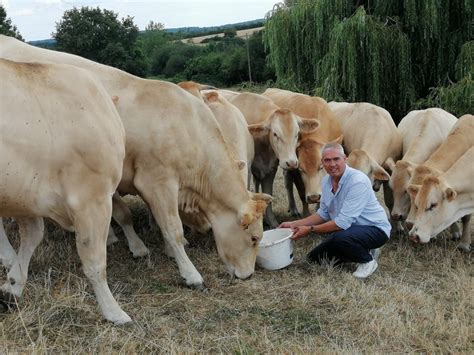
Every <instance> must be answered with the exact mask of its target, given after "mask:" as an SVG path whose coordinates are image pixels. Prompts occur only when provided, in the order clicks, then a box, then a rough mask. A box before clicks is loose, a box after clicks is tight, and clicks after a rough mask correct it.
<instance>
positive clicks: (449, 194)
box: [444, 187, 457, 202]
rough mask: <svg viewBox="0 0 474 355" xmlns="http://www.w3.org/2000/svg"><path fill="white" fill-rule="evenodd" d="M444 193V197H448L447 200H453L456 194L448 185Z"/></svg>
mask: <svg viewBox="0 0 474 355" xmlns="http://www.w3.org/2000/svg"><path fill="white" fill-rule="evenodd" d="M444 193H445V195H446V198H447V199H448V201H449V202H451V201H453V200H454V199H455V198H456V196H457V192H456V191H454V190H453V189H452V188H451V187H448V188H447V189H446V190H445V191H444Z"/></svg>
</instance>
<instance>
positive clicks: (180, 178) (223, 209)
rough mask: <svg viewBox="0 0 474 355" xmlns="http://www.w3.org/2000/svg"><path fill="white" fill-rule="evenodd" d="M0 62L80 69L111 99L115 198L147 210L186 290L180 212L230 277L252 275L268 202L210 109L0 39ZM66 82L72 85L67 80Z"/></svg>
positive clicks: (149, 84) (158, 85) (80, 61)
mask: <svg viewBox="0 0 474 355" xmlns="http://www.w3.org/2000/svg"><path fill="white" fill-rule="evenodd" d="M0 57H10V58H16V59H17V60H29V61H33V60H34V61H41V62H48V61H49V62H60V63H68V64H72V65H75V66H78V67H82V68H85V69H87V70H88V71H90V72H91V73H93V74H94V75H95V77H96V78H98V79H99V81H101V82H102V83H103V85H104V87H105V89H106V90H107V91H108V92H109V94H110V95H114V96H116V100H115V101H116V107H117V111H118V113H119V115H120V118H121V119H122V122H123V124H124V127H125V132H126V145H125V160H124V164H123V174H122V180H121V181H120V184H119V186H118V191H119V193H121V194H138V195H140V196H141V198H142V199H143V200H144V201H145V202H146V203H147V205H148V206H149V208H150V209H151V211H152V213H153V216H154V218H155V220H156V222H157V224H158V225H159V226H160V228H161V232H162V234H163V236H164V238H165V240H166V242H167V243H168V244H169V246H170V248H171V250H172V253H173V255H174V257H175V259H176V263H177V264H178V268H179V271H180V274H181V276H182V277H183V278H184V280H185V282H186V284H187V285H188V286H192V287H196V288H198V289H203V288H204V283H203V278H202V276H201V275H200V273H199V272H198V271H197V270H196V268H195V266H194V265H193V264H192V262H191V261H190V260H189V258H188V256H187V255H186V252H185V250H184V236H183V226H182V223H181V220H180V218H179V209H192V210H199V211H202V212H203V213H204V214H205V215H206V217H207V219H208V220H209V221H210V222H211V225H212V230H213V232H214V237H215V240H216V245H217V250H218V253H219V255H220V257H221V258H222V260H223V261H224V263H225V265H226V267H227V270H228V271H229V273H230V274H232V275H235V276H236V277H238V278H242V279H245V278H247V277H249V276H250V275H251V274H252V273H253V272H254V269H255V259H256V255H257V249H258V243H259V240H260V238H261V237H262V234H263V225H262V216H263V213H264V211H265V208H266V206H267V203H268V202H269V201H270V200H271V198H270V197H269V196H266V195H263V194H252V193H249V192H248V191H247V189H246V187H245V184H244V182H243V181H242V179H241V178H240V172H239V170H238V167H237V164H235V162H233V161H232V159H231V152H230V150H229V149H228V148H227V146H226V144H225V142H224V138H223V136H222V132H221V130H220V128H219V126H218V124H217V122H216V119H215V118H214V115H213V114H212V112H211V111H210V109H209V108H208V107H207V106H206V105H205V104H204V103H202V102H201V101H199V99H197V98H196V97H194V96H193V95H191V94H189V93H188V92H186V91H185V90H182V89H181V88H179V87H178V86H177V85H175V84H172V83H168V82H164V81H158V80H146V79H141V78H138V77H135V76H133V75H130V74H127V73H125V72H123V71H121V70H118V69H115V68H112V67H109V66H106V65H102V64H98V63H95V62H92V61H90V60H87V59H84V58H81V57H78V56H75V55H71V54H67V53H61V52H56V51H51V50H46V49H42V48H37V47H33V46H30V45H28V44H25V43H23V42H21V41H18V40H16V39H14V38H11V37H6V36H0ZM71 82H72V81H71Z"/></svg>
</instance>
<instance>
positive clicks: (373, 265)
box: [352, 259, 378, 279]
mask: <svg viewBox="0 0 474 355" xmlns="http://www.w3.org/2000/svg"><path fill="white" fill-rule="evenodd" d="M377 266H378V265H377V260H375V259H373V260H371V261H369V262H368V263H363V264H359V266H358V267H357V270H356V271H354V273H353V274H352V275H354V277H357V278H358V279H365V278H366V277H369V276H370V275H372V274H373V273H374V271H375V270H377Z"/></svg>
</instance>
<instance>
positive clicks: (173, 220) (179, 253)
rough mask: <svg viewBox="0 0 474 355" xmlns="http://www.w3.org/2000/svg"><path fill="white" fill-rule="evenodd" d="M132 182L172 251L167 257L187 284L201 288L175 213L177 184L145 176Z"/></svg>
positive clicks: (199, 278) (200, 281)
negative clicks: (157, 180) (175, 264)
mask: <svg viewBox="0 0 474 355" xmlns="http://www.w3.org/2000/svg"><path fill="white" fill-rule="evenodd" d="M134 182H135V186H136V187H137V189H138V190H139V191H140V193H141V196H142V198H143V199H144V200H145V202H146V203H147V204H148V206H149V207H150V209H151V211H152V213H153V216H154V217H155V220H156V222H157V224H158V225H159V226H160V229H161V233H162V234H163V238H164V239H165V242H166V243H168V244H169V247H170V249H171V251H170V254H171V255H173V256H174V258H175V260H176V263H177V264H178V269H179V273H180V275H181V276H182V277H183V278H184V280H185V281H186V285H188V286H189V287H195V288H197V289H203V288H204V280H203V278H202V276H201V274H199V272H198V271H197V269H196V268H195V266H194V265H193V263H192V262H191V260H190V259H189V257H188V255H187V254H186V251H185V250H184V232H183V224H182V223H181V219H180V218H179V211H178V189H179V185H178V182H177V181H171V180H170V181H168V182H164V181H160V183H159V184H156V180H155V179H153V178H147V177H146V176H136V177H135V181H134ZM154 185H155V186H154ZM151 186H154V187H155V188H154V190H151V189H150V187H151Z"/></svg>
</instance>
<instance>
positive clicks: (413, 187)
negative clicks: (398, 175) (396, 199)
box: [407, 184, 421, 198]
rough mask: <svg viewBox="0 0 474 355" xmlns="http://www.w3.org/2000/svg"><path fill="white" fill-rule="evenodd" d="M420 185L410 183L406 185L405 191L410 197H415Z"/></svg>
mask: <svg viewBox="0 0 474 355" xmlns="http://www.w3.org/2000/svg"><path fill="white" fill-rule="evenodd" d="M420 187H421V186H420V185H413V184H410V185H408V187H407V192H408V193H409V194H410V196H411V197H413V198H415V197H416V194H417V193H418V191H420Z"/></svg>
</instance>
